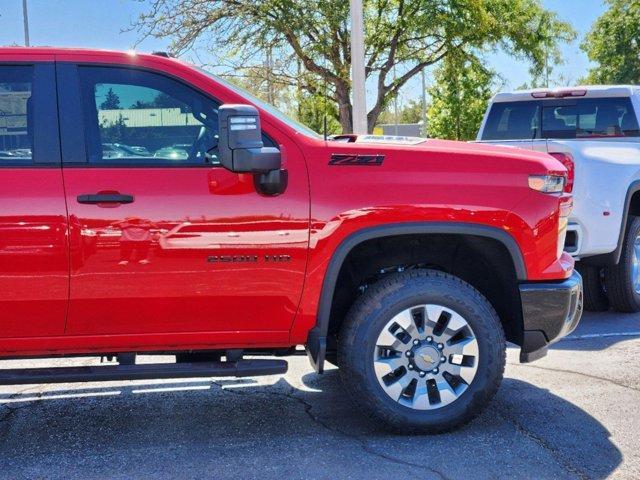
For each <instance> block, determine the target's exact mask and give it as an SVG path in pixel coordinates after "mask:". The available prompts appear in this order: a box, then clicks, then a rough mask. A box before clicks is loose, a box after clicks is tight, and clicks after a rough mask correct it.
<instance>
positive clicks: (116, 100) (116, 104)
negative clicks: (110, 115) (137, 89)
mask: <svg viewBox="0 0 640 480" xmlns="http://www.w3.org/2000/svg"><path fill="white" fill-rule="evenodd" d="M119 108H120V97H118V95H117V94H116V93H115V92H114V91H113V88H110V89H109V91H108V92H107V96H106V98H105V99H104V102H102V103H101V104H100V110H118V109H119Z"/></svg>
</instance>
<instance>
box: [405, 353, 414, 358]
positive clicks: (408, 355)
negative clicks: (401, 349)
mask: <svg viewBox="0 0 640 480" xmlns="http://www.w3.org/2000/svg"><path fill="white" fill-rule="evenodd" d="M405 355H406V356H407V357H410V356H411V355H413V354H412V353H411V352H407V353H405Z"/></svg>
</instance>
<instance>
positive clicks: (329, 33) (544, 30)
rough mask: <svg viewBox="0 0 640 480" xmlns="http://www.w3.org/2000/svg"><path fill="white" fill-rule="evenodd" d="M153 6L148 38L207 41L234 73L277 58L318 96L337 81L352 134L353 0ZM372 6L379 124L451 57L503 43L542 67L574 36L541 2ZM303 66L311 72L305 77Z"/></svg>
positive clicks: (395, 0)
mask: <svg viewBox="0 0 640 480" xmlns="http://www.w3.org/2000/svg"><path fill="white" fill-rule="evenodd" d="M147 2H148V3H149V9H148V11H147V12H146V13H144V14H142V15H141V16H140V17H139V18H138V19H137V21H136V22H135V23H134V24H133V25H132V27H131V28H132V29H135V30H137V31H138V33H139V35H140V39H141V40H142V39H144V38H146V37H147V36H153V37H156V38H168V39H170V40H171V41H172V43H171V50H172V52H173V53H175V54H181V53H184V52H186V51H188V50H190V49H192V48H196V47H198V46H202V47H203V48H206V49H207V50H208V51H209V52H210V53H211V54H212V55H213V56H214V58H218V59H219V61H220V62H221V64H222V65H224V66H226V67H228V68H230V69H232V70H234V71H238V70H242V69H244V68H246V67H252V66H255V65H256V64H259V65H262V64H264V59H265V58H266V57H267V54H268V55H269V56H270V57H273V58H277V59H278V60H279V67H277V68H274V69H273V70H272V71H271V73H272V74H273V75H274V76H275V77H278V78H279V79H282V80H284V81H287V82H289V84H290V85H292V86H295V85H300V88H302V89H304V90H305V91H306V92H307V93H309V94H313V95H315V94H322V91H321V90H320V89H319V88H318V86H319V85H325V84H326V85H328V86H329V94H330V96H331V98H332V100H333V101H334V102H335V103H336V104H337V106H338V116H339V119H340V124H341V126H342V128H343V130H344V131H345V132H351V131H352V118H351V116H352V106H351V81H350V65H351V46H350V33H349V21H348V20H349V2H347V1H346V0H147ZM364 9H365V36H366V39H365V43H366V61H365V63H366V71H365V73H366V76H367V78H368V79H369V85H372V86H373V87H374V91H373V105H371V110H370V111H369V112H368V126H369V129H370V130H371V129H372V128H373V126H374V125H375V124H376V121H377V119H378V116H379V115H380V113H381V112H382V111H384V110H385V108H386V107H387V106H388V105H389V104H390V102H391V100H392V99H393V98H395V96H397V95H398V92H399V91H400V89H401V88H402V87H403V86H404V85H406V83H407V82H408V81H409V80H410V79H411V78H413V77H414V76H415V75H417V74H419V73H420V71H422V70H423V69H424V68H426V67H428V66H430V65H433V64H435V63H437V62H439V61H440V60H442V59H444V58H446V57H447V56H448V55H450V54H451V53H454V52H459V51H461V50H464V51H465V52H467V54H471V53H474V54H479V53H481V52H482V51H483V50H484V49H487V48H502V49H503V50H505V51H507V52H508V53H510V54H511V55H513V56H515V57H517V58H520V59H526V60H529V61H530V62H532V64H533V66H534V69H536V70H541V69H542V68H543V66H544V60H545V58H547V50H548V48H551V49H552V50H553V51H557V45H558V43H559V42H561V41H568V40H571V39H573V36H574V32H573V30H572V29H571V27H570V26H569V25H568V24H567V23H565V22H562V21H560V20H559V19H558V18H557V16H556V15H555V14H553V13H550V12H548V11H546V10H544V9H543V8H542V6H541V4H540V0H455V1H454V0H365V2H364ZM543 16H544V18H545V21H541V17H543ZM221 52H224V53H225V55H223V54H221ZM298 63H300V64H301V65H302V66H303V67H304V69H305V70H306V72H307V73H308V75H304V77H305V78H304V79H302V81H301V78H300V77H301V75H299V72H298V70H297V68H296V67H297V65H298ZM396 71H397V72H398V74H397V76H396V75H395V74H394V72H396Z"/></svg>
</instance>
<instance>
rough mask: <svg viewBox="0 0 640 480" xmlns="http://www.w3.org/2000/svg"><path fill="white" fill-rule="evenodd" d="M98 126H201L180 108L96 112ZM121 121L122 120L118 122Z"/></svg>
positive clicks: (125, 109)
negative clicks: (121, 124)
mask: <svg viewBox="0 0 640 480" xmlns="http://www.w3.org/2000/svg"><path fill="white" fill-rule="evenodd" d="M98 119H99V121H100V125H103V126H109V125H115V124H116V123H118V121H123V122H124V124H125V126H127V127H131V128H135V127H183V126H187V127H190V126H196V127H197V126H201V125H202V124H201V123H200V122H198V120H196V118H195V117H194V116H193V115H192V114H191V113H183V112H181V111H180V108H178V107H175V108H124V109H117V110H98ZM120 119H122V120H120Z"/></svg>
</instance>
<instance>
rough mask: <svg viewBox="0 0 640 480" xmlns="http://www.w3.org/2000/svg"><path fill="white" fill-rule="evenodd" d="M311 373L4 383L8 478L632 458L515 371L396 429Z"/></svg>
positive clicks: (3, 467)
mask: <svg viewBox="0 0 640 480" xmlns="http://www.w3.org/2000/svg"><path fill="white" fill-rule="evenodd" d="M303 384H304V387H301V388H294V387H292V386H291V385H290V384H289V383H288V382H287V381H286V379H285V378H281V379H279V380H278V381H277V382H276V383H275V384H273V385H268V386H256V385H254V384H253V382H252V381H251V380H249V381H247V380H238V381H235V380H224V381H220V382H213V383H212V382H208V381H195V382H190V381H187V382H175V383H171V384H167V383H153V382H146V383H144V384H142V383H138V384H135V385H131V384H125V385H124V386H122V385H119V386H115V387H113V386H108V387H106V386H103V387H94V386H91V387H89V388H70V389H67V388H64V387H60V388H59V389H57V390H56V391H55V392H46V393H44V394H43V395H41V396H38V395H37V394H34V393H31V392H29V391H24V392H22V393H17V394H14V395H3V396H2V397H0V401H1V402H7V401H11V402H12V403H2V404H1V405H0V472H2V476H3V477H5V478H33V477H46V478H61V477H65V478H69V477H76V478H89V477H90V478H97V477H98V478H132V477H135V478H149V477H152V476H153V477H155V478H201V477H207V478H233V479H234V480H236V479H238V478H242V479H244V478H261V479H268V478H291V479H294V478H314V479H315V478H327V479H335V478H368V479H377V478H380V479H383V478H384V479H388V478H392V477H393V478H396V477H398V476H399V475H401V476H403V477H404V476H410V477H411V478H421V479H422V478H427V479H431V478H439V479H451V478H470V477H473V478H512V477H513V476H516V477H520V478H522V477H528V478H537V479H542V478H575V477H579V478H605V477H607V476H608V475H610V474H611V473H612V472H613V471H614V470H615V468H616V467H617V466H618V465H619V464H620V462H621V454H620V452H619V451H618V449H617V448H616V447H615V446H614V445H613V444H612V443H611V441H610V440H609V433H608V432H607V430H606V429H605V428H604V427H603V426H602V425H601V424H600V423H599V422H598V421H596V420H595V419H594V418H592V417H591V416H589V414H587V413H586V412H585V411H583V410H581V409H579V408H577V407H576V406H575V405H572V404H571V403H568V402H567V401H565V400H563V399H561V398H559V397H557V396H555V395H553V394H551V393H549V392H548V391H546V390H543V389H540V388H537V387H535V386H533V385H531V384H529V383H526V382H522V381H519V380H513V379H505V381H504V383H503V386H502V388H501V389H500V391H499V393H498V396H497V398H496V400H495V401H494V402H493V404H492V405H490V406H489V408H488V409H487V411H486V412H485V413H484V414H483V415H482V416H481V417H479V418H478V419H476V420H475V421H474V422H472V423H471V424H470V425H468V426H466V427H464V428H462V429H460V430H458V431H455V432H452V433H449V434H444V435H438V436H403V435H395V434H389V433H386V432H385V431H384V430H383V428H382V427H381V426H379V425H377V424H376V423H375V422H373V421H370V420H368V419H366V418H364V417H363V416H362V415H361V414H360V412H358V409H357V407H355V408H354V407H353V406H352V405H351V404H350V403H349V402H348V401H347V399H346V398H345V393H344V391H343V389H342V388H341V385H340V382H339V378H338V375H337V370H330V371H329V372H327V373H326V374H325V375H322V376H319V375H315V374H307V375H305V376H304V377H303ZM94 385H95V384H94ZM222 387H223V388H222ZM171 388H181V389H183V390H179V391H175V390H174V391H167V389H171ZM187 389H188V390H187ZM61 396H63V397H64V398H60V397H61Z"/></svg>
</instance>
